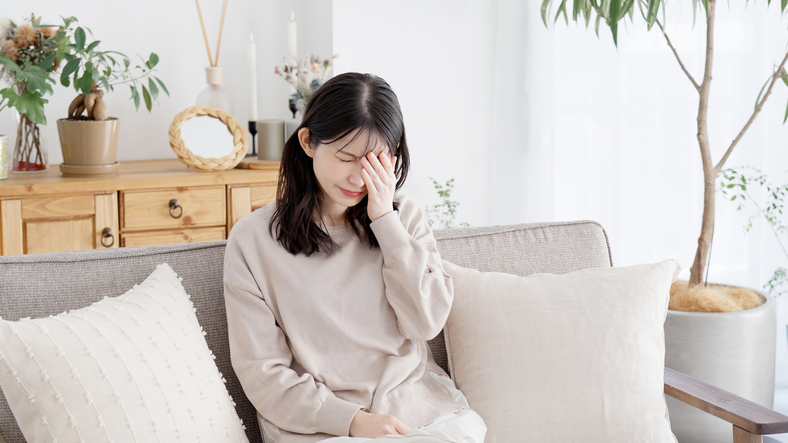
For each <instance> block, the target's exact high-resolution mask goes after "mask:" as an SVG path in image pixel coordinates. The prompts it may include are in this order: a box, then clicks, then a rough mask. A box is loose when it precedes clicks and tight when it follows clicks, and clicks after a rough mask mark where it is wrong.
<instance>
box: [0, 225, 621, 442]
mask: <svg viewBox="0 0 788 443" xmlns="http://www.w3.org/2000/svg"><path fill="white" fill-rule="evenodd" d="M435 236H436V238H437V240H438V249H439V250H440V252H441V256H442V257H443V258H444V259H446V260H449V261H451V262H453V263H456V264H458V265H460V266H465V267H470V268H475V269H478V270H480V271H498V272H507V273H512V274H518V275H528V274H533V273H538V272H549V273H557V274H563V273H567V272H571V271H575V270H579V269H584V268H590V267H606V266H612V260H611V256H610V248H609V246H608V240H607V235H606V234H605V232H604V230H603V229H602V227H601V226H600V225H599V224H597V223H595V222H588V221H580V222H563V223H545V224H522V225H512V226H494V227H481V228H460V229H451V230H438V231H436V232H435ZM224 246H225V242H224V241H217V242H204V243H192V244H185V245H168V246H149V247H141V248H118V249H107V250H90V251H75V252H64V253H50V254H36V255H17V256H7V257H0V317H2V318H4V319H6V320H18V319H20V318H22V317H31V318H38V317H45V316H48V315H55V314H58V313H61V312H63V311H68V310H71V309H78V308H81V307H84V306H87V305H89V304H91V303H93V302H95V301H98V300H100V299H102V298H103V297H104V296H115V295H120V294H122V293H124V292H126V291H127V290H129V289H130V288H131V287H132V286H134V285H135V284H138V283H140V282H142V281H143V280H144V279H145V278H146V277H147V276H148V275H149V274H150V273H151V272H153V270H154V269H155V268H156V266H157V265H158V264H160V263H168V264H169V265H170V266H171V267H172V269H173V270H174V271H175V272H176V273H178V275H179V276H181V277H183V286H184V288H185V289H186V292H187V293H189V294H190V295H191V296H192V301H193V303H194V306H195V308H196V309H197V318H198V319H199V321H200V324H201V325H202V326H203V328H204V329H205V331H206V332H207V336H206V340H207V342H208V346H209V347H210V348H211V350H212V351H213V353H214V355H216V364H217V366H218V367H219V370H220V371H221V372H222V374H224V376H225V378H226V379H227V389H228V391H229V392H230V395H232V397H233V399H234V400H235V402H236V405H237V406H236V408H237V412H238V415H239V416H240V417H241V418H242V419H243V422H244V424H245V425H246V429H247V435H248V437H249V440H250V441H251V442H259V441H261V437H260V431H259V429H258V426H257V419H256V413H255V410H254V407H253V406H252V405H251V403H249V401H248V399H247V398H246V396H245V395H244V393H243V390H242V389H241V385H240V384H239V382H238V379H237V378H236V376H235V372H233V370H232V367H231V364H230V351H229V345H228V339H227V319H226V316H225V310H224V300H223V289H222V273H223V260H224ZM430 347H431V348H432V352H433V355H434V357H435V360H436V362H437V363H438V364H440V365H441V366H442V367H443V368H444V369H446V370H447V371H448V368H447V359H446V349H445V346H444V341H443V334H439V335H438V337H436V338H435V339H434V340H432V341H431V342H430ZM0 435H2V436H3V437H5V439H6V440H7V441H8V443H21V442H24V438H23V436H22V433H21V431H20V430H19V427H18V426H17V424H16V420H15V419H14V417H13V414H12V413H11V410H10V409H9V407H8V403H7V402H6V399H5V396H3V395H0Z"/></svg>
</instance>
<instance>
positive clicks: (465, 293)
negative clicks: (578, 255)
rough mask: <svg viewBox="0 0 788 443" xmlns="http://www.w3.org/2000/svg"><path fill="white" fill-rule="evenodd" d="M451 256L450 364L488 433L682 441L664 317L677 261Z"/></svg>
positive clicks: (491, 437) (490, 436)
mask: <svg viewBox="0 0 788 443" xmlns="http://www.w3.org/2000/svg"><path fill="white" fill-rule="evenodd" d="M443 266H444V269H445V271H446V272H447V273H448V274H449V275H450V276H451V277H452V279H453V281H454V302H453V305H452V309H451V313H450V314H449V318H448V321H447V323H446V326H445V328H444V334H445V339H446V349H447V353H448V363H449V368H450V370H451V373H452V376H453V378H454V381H455V383H456V384H457V387H458V388H459V389H460V390H461V391H462V392H463V393H464V394H465V396H466V397H467V398H468V401H469V403H470V406H471V408H473V409H474V410H475V411H477V412H478V413H479V415H481V416H482V418H484V420H485V422H486V423H487V426H488V433H487V438H486V439H485V441H486V442H488V443H496V442H499V443H505V442H513V441H583V442H610V441H638V442H673V441H675V438H674V437H673V434H672V433H671V430H670V422H669V420H668V416H667V414H668V411H667V406H666V404H665V397H664V394H663V389H664V385H663V383H664V382H663V380H664V378H663V377H664V375H663V374H664V358H665V341H664V332H663V324H664V321H665V316H666V314H667V307H668V298H669V288H670V284H671V283H672V282H673V281H674V280H675V278H676V276H677V275H678V272H679V265H678V263H677V262H676V261H674V260H667V261H664V262H661V263H656V264H650V265H638V266H630V267H622V268H593V269H586V270H581V271H575V272H571V273H568V274H563V275H554V274H533V275H529V276H527V277H520V276H516V275H511V274H503V273H495V272H488V273H484V272H479V271H477V270H473V269H467V268H462V267H460V266H457V265H455V264H453V263H450V262H447V261H445V260H444V261H443Z"/></svg>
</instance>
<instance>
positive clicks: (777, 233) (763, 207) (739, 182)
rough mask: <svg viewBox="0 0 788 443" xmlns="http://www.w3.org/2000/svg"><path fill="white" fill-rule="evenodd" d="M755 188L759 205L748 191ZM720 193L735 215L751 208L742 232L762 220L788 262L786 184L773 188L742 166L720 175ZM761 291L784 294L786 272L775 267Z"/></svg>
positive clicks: (787, 282) (757, 173) (763, 176)
mask: <svg viewBox="0 0 788 443" xmlns="http://www.w3.org/2000/svg"><path fill="white" fill-rule="evenodd" d="M748 186H750V188H752V187H753V186H756V187H757V188H756V189H757V192H753V193H755V194H756V195H757V194H758V193H762V192H764V191H765V193H764V195H765V196H766V197H765V200H764V201H762V202H761V203H759V202H758V200H757V199H756V198H754V196H753V195H752V194H753V193H751V189H749V188H748ZM720 189H721V191H722V194H723V195H724V196H725V197H726V198H728V199H729V200H730V201H732V202H734V201H738V207H737V208H736V210H737V211H741V210H742V209H744V208H745V207H747V205H751V206H753V207H754V209H755V211H754V213H753V214H752V215H750V216H749V218H748V219H747V223H746V224H745V226H744V230H745V232H747V233H749V232H750V230H751V229H752V227H753V221H755V220H757V219H761V220H764V221H765V222H766V223H767V224H768V225H769V227H770V228H771V231H772V233H773V234H774V237H775V238H776V239H777V244H779V245H780V249H782V252H783V255H784V256H785V259H786V261H788V250H786V247H785V243H784V242H783V236H784V235H785V234H786V231H788V229H786V226H785V222H784V218H785V215H784V214H783V209H785V200H786V194H788V183H786V184H783V185H779V186H776V185H773V184H772V183H771V182H770V181H769V178H768V177H767V176H766V174H764V173H763V172H761V171H760V170H759V169H756V168H753V167H749V166H744V167H741V168H736V169H733V168H728V169H724V170H723V171H722V172H721V179H720ZM763 288H764V289H765V290H767V291H768V292H769V293H771V294H772V295H775V296H777V295H783V294H786V293H788V270H786V268H784V267H779V268H777V269H776V270H775V271H774V274H773V275H772V277H771V278H770V279H769V281H768V282H766V284H765V285H763Z"/></svg>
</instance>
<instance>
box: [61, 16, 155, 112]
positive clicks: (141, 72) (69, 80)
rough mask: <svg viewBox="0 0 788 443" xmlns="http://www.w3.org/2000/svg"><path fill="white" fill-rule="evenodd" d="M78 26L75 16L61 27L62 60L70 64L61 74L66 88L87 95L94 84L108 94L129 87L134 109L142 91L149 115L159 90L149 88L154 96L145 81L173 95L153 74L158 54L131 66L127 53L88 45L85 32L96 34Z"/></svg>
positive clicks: (65, 19)
mask: <svg viewBox="0 0 788 443" xmlns="http://www.w3.org/2000/svg"><path fill="white" fill-rule="evenodd" d="M76 23H77V19H76V18H74V17H69V18H64V19H63V26H61V28H60V29H61V31H62V41H61V42H59V43H62V42H65V43H64V44H62V45H60V46H59V48H60V47H61V46H62V48H63V52H62V57H63V58H62V59H64V60H66V61H67V63H66V67H65V68H63V71H62V72H61V74H60V83H61V84H62V85H63V86H66V87H68V86H70V85H73V87H74V89H75V90H76V91H77V92H79V93H81V94H85V95H87V94H89V93H90V91H91V89H92V88H93V85H94V84H95V85H97V86H99V87H103V88H104V89H105V90H106V91H107V92H110V91H114V89H115V86H118V85H121V84H129V87H130V88H131V97H130V98H129V99H130V100H133V101H134V106H135V108H136V109H137V110H139V107H140V99H139V96H140V89H141V90H142V96H143V97H144V98H145V108H146V109H147V110H148V112H150V111H151V109H153V101H154V100H156V99H157V97H158V88H157V89H156V91H155V92H154V91H153V88H151V89H150V90H151V92H152V93H153V94H152V95H153V97H151V93H149V92H148V88H146V86H145V83H144V82H143V81H142V80H143V79H145V78H146V77H147V78H148V85H150V84H153V81H154V80H155V81H156V82H158V84H159V85H160V86H161V87H162V90H164V92H165V93H166V94H167V95H170V93H169V91H168V90H167V88H166V87H165V86H164V83H163V82H162V81H161V80H159V79H158V78H157V77H155V76H153V75H152V73H153V72H154V71H155V69H154V68H155V67H156V65H158V63H159V56H158V55H156V54H155V53H150V55H149V56H148V59H147V60H146V59H143V58H142V57H140V61H141V64H138V65H134V66H133V67H132V64H131V60H130V59H129V57H127V56H126V55H125V54H123V53H120V52H117V51H100V50H99V48H98V47H99V44H100V43H101V41H100V40H95V41H91V42H88V40H89V39H88V37H87V34H86V32H85V30H86V29H87V32H88V33H90V35H91V38H92V36H93V32H92V31H90V29H88V28H82V27H78V26H76ZM58 35H61V34H58ZM72 37H73V42H72V40H71V39H72ZM138 57H139V56H138ZM62 59H61V60H62Z"/></svg>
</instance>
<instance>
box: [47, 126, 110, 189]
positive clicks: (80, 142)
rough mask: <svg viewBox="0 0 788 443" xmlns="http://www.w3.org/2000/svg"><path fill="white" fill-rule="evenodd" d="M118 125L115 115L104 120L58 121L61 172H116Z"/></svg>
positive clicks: (80, 173) (65, 173)
mask: <svg viewBox="0 0 788 443" xmlns="http://www.w3.org/2000/svg"><path fill="white" fill-rule="evenodd" d="M118 126H119V121H118V119H117V118H115V117H109V118H107V120H104V121H93V120H68V119H60V120H58V121H57V131H58V134H59V135H60V147H61V149H62V150H63V163H62V164H61V165H60V172H61V173H62V174H63V175H80V176H84V175H112V174H117V172H118V169H120V163H118V162H117V161H116V157H117V153H118Z"/></svg>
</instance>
